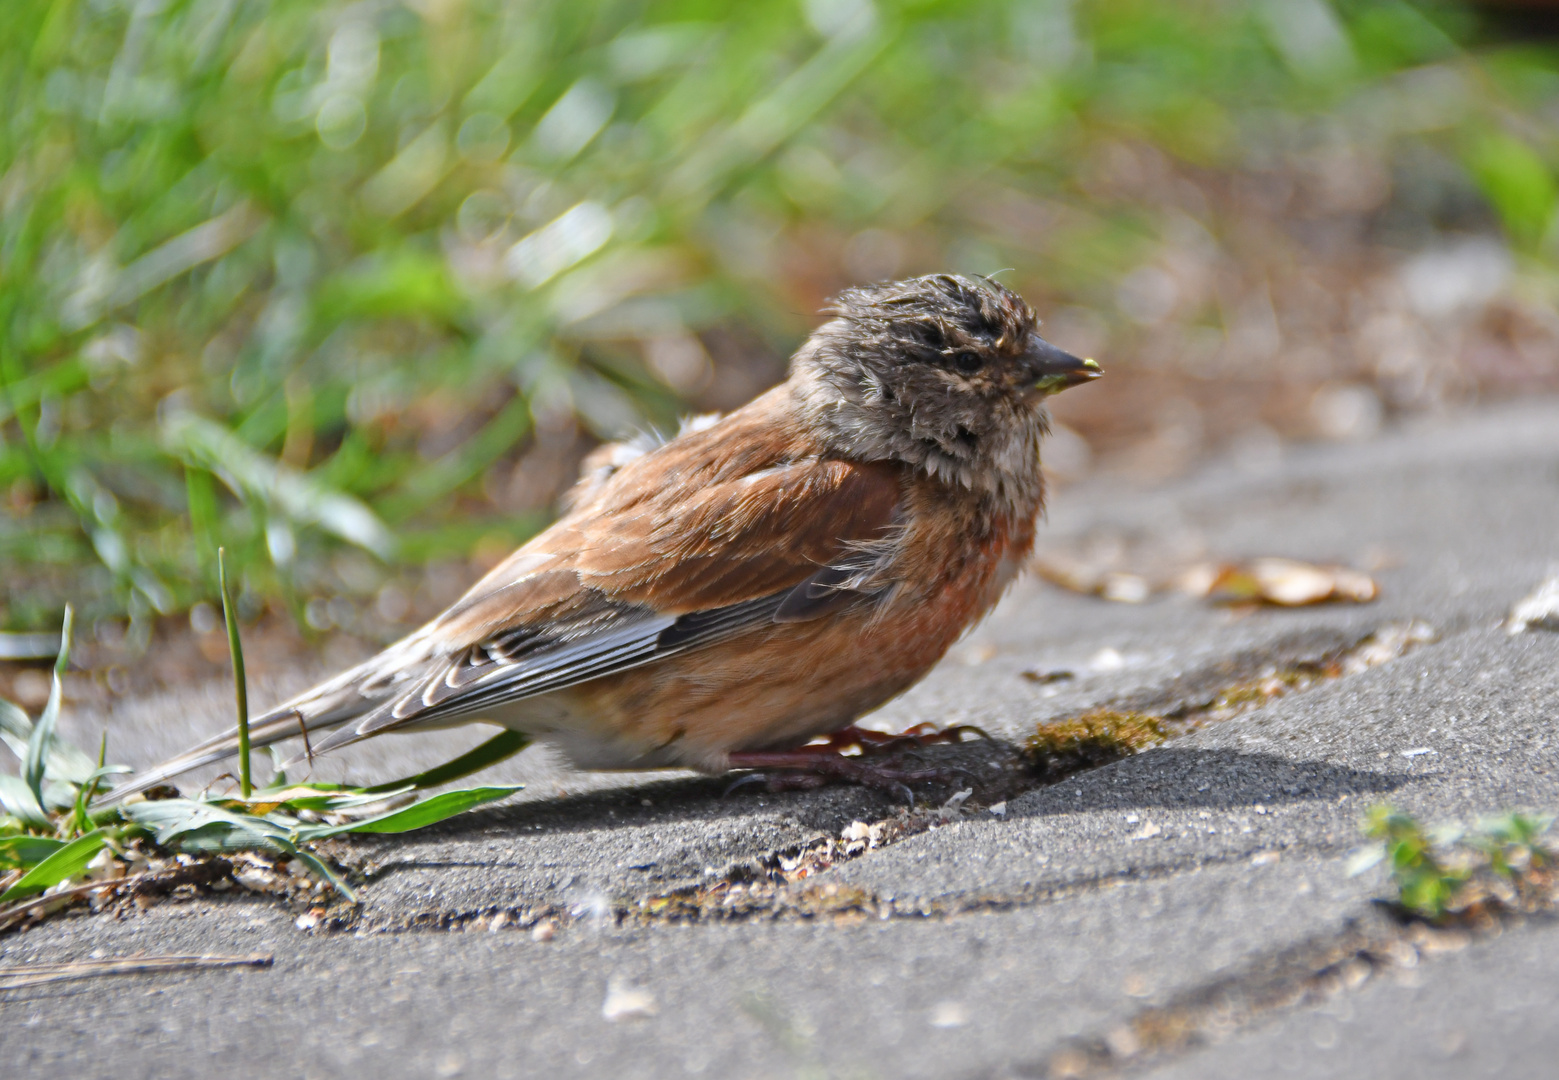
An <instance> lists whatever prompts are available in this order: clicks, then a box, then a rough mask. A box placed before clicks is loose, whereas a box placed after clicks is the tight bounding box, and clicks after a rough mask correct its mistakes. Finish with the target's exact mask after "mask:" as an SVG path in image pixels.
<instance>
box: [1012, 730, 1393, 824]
mask: <svg viewBox="0 0 1559 1080" xmlns="http://www.w3.org/2000/svg"><path fill="white" fill-rule="evenodd" d="M1080 777H1086V779H1084V780H1082V781H1081V782H1079V778H1080ZM1415 779H1422V777H1421V776H1415V775H1412V774H1399V773H1379V772H1366V771H1363V770H1360V769H1350V768H1348V767H1346V766H1343V765H1333V764H1330V763H1328V762H1324V761H1295V760H1294V759H1292V758H1285V757H1278V756H1277V755H1275V754H1242V753H1239V752H1237V751H1234V750H1191V749H1179V748H1175V747H1161V748H1159V749H1156V750H1151V751H1148V752H1147V753H1143V754H1138V755H1137V756H1136V757H1132V758H1127V759H1125V760H1123V761H1120V762H1117V763H1116V764H1115V765H1114V767H1113V768H1111V769H1110V771H1109V772H1108V773H1107V774H1100V773H1098V772H1097V771H1091V772H1089V773H1081V774H1074V775H1073V776H1072V777H1070V778H1068V779H1067V780H1064V781H1062V782H1060V783H1058V784H1054V785H1051V786H1048V787H1045V788H1042V789H1039V790H1037V791H1036V792H1034V793H1033V794H1032V795H1030V796H1029V797H1028V798H1026V799H1024V800H1023V803H1022V805H1020V806H1015V807H1014V808H1013V809H1014V810H1015V811H1018V812H1021V813H1024V814H1025V815H1026V816H1036V815H1041V814H1056V813H1071V812H1075V811H1078V810H1117V809H1119V810H1132V809H1142V808H1147V807H1154V806H1160V807H1171V808H1174V807H1190V808H1196V807H1202V808H1207V809H1235V808H1238V807H1242V806H1244V807H1255V806H1257V805H1267V806H1271V805H1276V804H1281V803H1291V802H1313V801H1317V800H1323V799H1335V798H1337V797H1338V796H1340V795H1381V794H1384V793H1385V792H1388V791H1395V790H1396V789H1397V788H1399V787H1401V786H1402V785H1404V784H1406V783H1409V782H1410V781H1412V780H1415ZM1079 791H1080V792H1081V795H1079V794H1078V792H1079ZM1036 796H1037V797H1036Z"/></svg>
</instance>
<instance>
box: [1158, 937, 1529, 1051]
mask: <svg viewBox="0 0 1559 1080" xmlns="http://www.w3.org/2000/svg"><path fill="white" fill-rule="evenodd" d="M1556 971H1559V926H1556V925H1555V924H1553V923H1551V922H1547V923H1542V924H1539V925H1534V926H1528V927H1523V928H1521V929H1519V930H1516V931H1513V932H1508V933H1506V934H1504V935H1503V936H1502V937H1501V938H1500V939H1499V940H1497V941H1493V942H1487V943H1482V944H1479V945H1476V946H1473V947H1471V948H1468V949H1466V950H1465V951H1463V952H1459V953H1456V954H1454V955H1451V956H1442V957H1438V958H1436V959H1435V960H1434V961H1433V962H1432V963H1428V964H1423V965H1420V966H1416V967H1413V968H1411V969H1408V970H1405V971H1399V972H1395V973H1393V975H1392V976H1390V977H1389V978H1385V979H1381V980H1378V981H1376V982H1374V983H1373V984H1372V985H1370V986H1368V987H1367V988H1365V989H1364V990H1362V991H1361V992H1359V993H1357V994H1350V995H1345V996H1340V997H1337V998H1334V999H1332V1000H1331V1001H1328V1002H1326V1003H1325V1004H1324V1005H1322V1006H1320V1007H1317V1008H1310V1009H1303V1010H1300V1011H1297V1012H1295V1013H1290V1014H1286V1015H1284V1016H1283V1017H1282V1018H1281V1019H1276V1020H1274V1021H1273V1022H1271V1023H1268V1024H1263V1025H1261V1026H1260V1027H1259V1028H1257V1029H1255V1030H1252V1031H1248V1032H1244V1033H1241V1034H1239V1035H1236V1036H1235V1037H1233V1038H1231V1039H1229V1040H1228V1041H1226V1042H1224V1043H1221V1044H1219V1045H1217V1046H1213V1047H1208V1048H1205V1049H1198V1050H1194V1051H1192V1052H1191V1053H1189V1054H1187V1055H1186V1056H1185V1057H1184V1058H1182V1059H1180V1060H1178V1061H1174V1062H1172V1063H1168V1064H1166V1065H1164V1066H1162V1067H1159V1068H1156V1069H1153V1070H1151V1071H1149V1072H1147V1073H1146V1074H1145V1075H1148V1076H1152V1077H1154V1080H1225V1078H1228V1080H1236V1078H1237V1080H1266V1078H1268V1077H1334V1076H1372V1077H1373V1076H1378V1077H1394V1076H1402V1077H1408V1076H1410V1077H1415V1078H1420V1080H1436V1078H1439V1077H1444V1078H1445V1080H1462V1078H1465V1077H1481V1076H1498V1077H1507V1078H1509V1080H1547V1078H1548V1077H1552V1076H1553V1075H1554V1074H1555V1072H1556V1070H1559V1067H1556V1063H1559V1026H1556V1025H1555V1024H1554V1012H1555V1009H1559V980H1556V979H1555V977H1554V973H1555V972H1556Z"/></svg>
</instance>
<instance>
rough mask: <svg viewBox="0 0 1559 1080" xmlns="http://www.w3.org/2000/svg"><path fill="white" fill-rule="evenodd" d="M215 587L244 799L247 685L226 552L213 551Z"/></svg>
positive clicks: (247, 787)
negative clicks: (224, 638) (234, 701)
mask: <svg viewBox="0 0 1559 1080" xmlns="http://www.w3.org/2000/svg"><path fill="white" fill-rule="evenodd" d="M217 584H218V586H219V587H220V588H221V590H222V619H223V621H225V622H226V623H227V651H228V652H229V653H231V654H232V657H233V694H234V696H235V697H236V698H237V705H238V788H239V790H240V791H242V792H243V796H244V798H245V799H247V798H249V794H250V792H251V791H253V790H254V784H253V783H252V776H253V774H252V773H251V772H250V771H249V769H250V764H249V683H248V680H246V679H245V678H244V646H243V642H241V641H240V640H239V639H238V612H237V611H236V610H235V608H236V605H235V604H234V603H233V598H232V595H231V593H230V592H229V590H228V587H227V550H226V549H225V548H217Z"/></svg>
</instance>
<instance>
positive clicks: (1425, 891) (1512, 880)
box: [1349, 804, 1559, 925]
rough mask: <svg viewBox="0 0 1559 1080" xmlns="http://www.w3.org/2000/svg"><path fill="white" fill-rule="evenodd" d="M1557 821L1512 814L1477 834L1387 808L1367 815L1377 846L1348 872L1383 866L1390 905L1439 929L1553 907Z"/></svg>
mask: <svg viewBox="0 0 1559 1080" xmlns="http://www.w3.org/2000/svg"><path fill="white" fill-rule="evenodd" d="M1553 822H1554V818H1553V817H1552V816H1551V815H1532V814H1523V813H1519V812H1514V811H1508V812H1506V813H1503V814H1500V815H1498V816H1496V817H1490V818H1485V819H1483V820H1482V821H1480V822H1478V823H1477V824H1476V825H1475V826H1474V827H1472V828H1471V829H1464V828H1463V827H1462V826H1460V825H1457V824H1449V825H1441V826H1438V827H1435V828H1425V826H1424V825H1423V824H1421V823H1420V822H1419V821H1418V819H1417V818H1415V817H1414V816H1413V815H1412V814H1409V813H1406V812H1405V811H1402V810H1398V809H1396V808H1395V807H1392V806H1390V805H1386V804H1381V805H1378V806H1375V807H1372V808H1371V809H1370V811H1369V812H1368V814H1367V815H1366V816H1365V818H1364V821H1363V823H1362V829H1363V831H1364V833H1365V835H1366V836H1368V837H1369V838H1370V840H1371V841H1372V842H1371V843H1370V844H1369V846H1367V847H1365V848H1363V849H1361V850H1360V851H1359V852H1358V853H1357V854H1355V855H1354V857H1353V859H1352V860H1351V861H1350V864H1349V873H1350V874H1352V875H1357V874H1361V873H1363V872H1364V871H1366V870H1368V869H1370V868H1371V867H1374V866H1378V865H1381V864H1384V865H1385V866H1386V868H1387V870H1388V873H1389V874H1390V879H1391V883H1392V885H1393V886H1394V887H1395V888H1396V896H1395V897H1394V898H1393V899H1392V900H1391V903H1392V905H1393V906H1394V907H1396V908H1397V910H1398V911H1400V912H1401V913H1402V914H1403V915H1406V916H1408V917H1410V918H1416V919H1422V920H1424V921H1426V922H1429V923H1434V924H1437V925H1438V924H1444V923H1448V922H1453V921H1467V920H1479V919H1483V918H1486V917H1488V916H1489V915H1491V914H1493V913H1495V912H1498V911H1506V910H1516V911H1522V910H1529V909H1532V908H1535V907H1539V906H1549V905H1551V904H1552V903H1553V902H1554V899H1555V895H1554V894H1555V888H1556V885H1559V881H1556V877H1555V873H1554V870H1555V859H1556V858H1559V855H1556V853H1555V851H1554V850H1553V848H1551V847H1550V846H1549V845H1548V844H1547V842H1546V841H1545V837H1546V835H1547V833H1548V829H1549V827H1550V826H1551V825H1552V824H1553Z"/></svg>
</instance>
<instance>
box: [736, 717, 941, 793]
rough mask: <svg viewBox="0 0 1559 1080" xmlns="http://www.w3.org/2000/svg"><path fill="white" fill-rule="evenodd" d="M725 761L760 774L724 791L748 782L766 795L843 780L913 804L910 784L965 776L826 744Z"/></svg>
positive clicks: (761, 752)
mask: <svg viewBox="0 0 1559 1080" xmlns="http://www.w3.org/2000/svg"><path fill="white" fill-rule="evenodd" d="M872 734H878V733H876V732H873V733H872ZM728 761H729V764H730V766H731V768H733V769H756V770H762V771H758V772H753V773H748V774H747V775H746V776H743V777H740V778H739V779H737V781H736V782H735V783H733V784H732V785H731V786H730V787H728V788H726V789H725V790H726V794H730V793H731V792H732V791H735V790H736V789H737V788H738V787H743V786H745V785H747V784H762V785H764V787H765V789H766V790H768V791H798V790H806V789H810V788H818V787H822V786H823V785H824V784H827V783H830V782H837V781H842V782H844V783H847V784H859V785H861V786H862V787H868V788H873V789H875V790H877V791H886V792H888V793H890V794H892V795H897V796H899V797H901V798H903V799H904V800H905V802H907V803H908V804H909V805H911V806H913V805H914V803H915V793H914V791H912V790H911V788H910V786H909V785H911V784H925V783H935V784H954V783H961V782H964V781H967V780H968V778H969V777H968V773H967V772H966V771H965V770H963V769H947V768H904V767H902V766H901V765H899V764H898V763H897V762H896V761H884V760H880V759H878V758H877V755H876V754H865V753H863V754H861V755H857V756H855V757H846V756H845V755H843V754H841V753H840V752H839V751H837V750H833V749H831V748H830V747H827V746H804V747H802V748H800V749H798V750H758V751H747V752H739V753H735V754H731V755H730V756H729V758H728ZM768 770H774V771H768Z"/></svg>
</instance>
